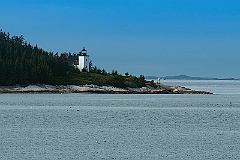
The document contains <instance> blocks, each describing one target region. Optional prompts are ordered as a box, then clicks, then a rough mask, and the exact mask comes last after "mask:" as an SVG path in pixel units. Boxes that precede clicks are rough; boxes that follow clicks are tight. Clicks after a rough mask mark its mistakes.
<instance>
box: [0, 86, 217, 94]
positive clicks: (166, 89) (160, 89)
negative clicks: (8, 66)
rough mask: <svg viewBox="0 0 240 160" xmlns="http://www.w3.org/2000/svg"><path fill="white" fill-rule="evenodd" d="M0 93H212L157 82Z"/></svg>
mask: <svg viewBox="0 0 240 160" xmlns="http://www.w3.org/2000/svg"><path fill="white" fill-rule="evenodd" d="M0 93H60V94H61V93H101V94H213V93H211V92H207V91H196V90H191V89H189V88H185V87H180V86H167V85H164V84H158V86H157V88H153V87H151V86H149V85H147V86H146V87H142V88H124V89H123V88H116V87H112V86H97V85H81V86H77V85H67V86H63V85H58V86H53V85H29V86H0Z"/></svg>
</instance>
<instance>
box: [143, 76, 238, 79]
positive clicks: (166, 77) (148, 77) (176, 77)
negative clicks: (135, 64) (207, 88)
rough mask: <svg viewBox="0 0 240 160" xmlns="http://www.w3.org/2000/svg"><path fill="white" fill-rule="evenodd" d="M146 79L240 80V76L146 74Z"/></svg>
mask: <svg viewBox="0 0 240 160" xmlns="http://www.w3.org/2000/svg"><path fill="white" fill-rule="evenodd" d="M145 78H146V79H158V78H160V79H164V80H240V79H239V78H213V77H192V76H188V75H178V76H165V77H157V76H145Z"/></svg>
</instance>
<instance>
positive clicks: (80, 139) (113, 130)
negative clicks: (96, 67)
mask: <svg viewBox="0 0 240 160" xmlns="http://www.w3.org/2000/svg"><path fill="white" fill-rule="evenodd" d="M162 83H165V84H170V85H179V86H185V87H189V88H192V89H198V90H206V91H211V92H214V94H213V95H122V94H115V95H114V94H0V160H12V159H16V160H38V159H44V160H55V159H56V160H57V159H62V160H78V159H79V160H81V159H82V160H88V159H90V160H99V159H105V160H112V159H117V160H125V159H129V160H139V159H141V160H153V159H155V160H161V159H163V160H165V159H166V160H180V159H187V160H195V159H197V160H199V159H203V160H205V159H209V160H222V159H225V160H233V159H240V81H162Z"/></svg>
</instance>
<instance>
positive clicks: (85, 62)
mask: <svg viewBox="0 0 240 160" xmlns="http://www.w3.org/2000/svg"><path fill="white" fill-rule="evenodd" d="M89 62H90V60H89V55H87V50H86V49H85V47H83V49H82V51H81V52H79V56H78V65H77V68H78V69H79V70H80V71H82V70H83V69H85V70H86V71H87V72H89Z"/></svg>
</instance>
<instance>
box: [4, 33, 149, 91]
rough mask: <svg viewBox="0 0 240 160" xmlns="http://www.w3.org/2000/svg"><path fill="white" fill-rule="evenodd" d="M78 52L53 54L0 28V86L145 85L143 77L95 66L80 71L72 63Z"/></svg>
mask: <svg viewBox="0 0 240 160" xmlns="http://www.w3.org/2000/svg"><path fill="white" fill-rule="evenodd" d="M76 58H77V54H71V53H69V54H66V53H62V54H58V53H56V54H54V53H53V52H47V51H44V50H43V49H42V48H39V47H38V46H37V45H35V46H32V45H31V44H30V43H27V42H26V41H25V40H24V37H23V36H22V35H21V36H12V37H11V36H10V34H9V33H5V32H3V31H2V30H0V85H4V86H6V85H29V84H51V85H60V84H61V85H68V84H74V85H82V84H96V85H111V86H115V87H123V88H124V87H142V86H145V78H144V76H142V75H141V76H140V77H136V76H132V75H129V74H128V73H127V74H125V76H123V75H121V74H119V73H118V72H117V71H112V72H111V73H109V72H107V71H105V70H104V69H99V68H97V67H96V66H94V67H93V66H92V63H91V66H90V72H89V73H87V72H80V71H79V70H78V69H76V68H75V67H74V66H73V62H74V61H75V60H76Z"/></svg>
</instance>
